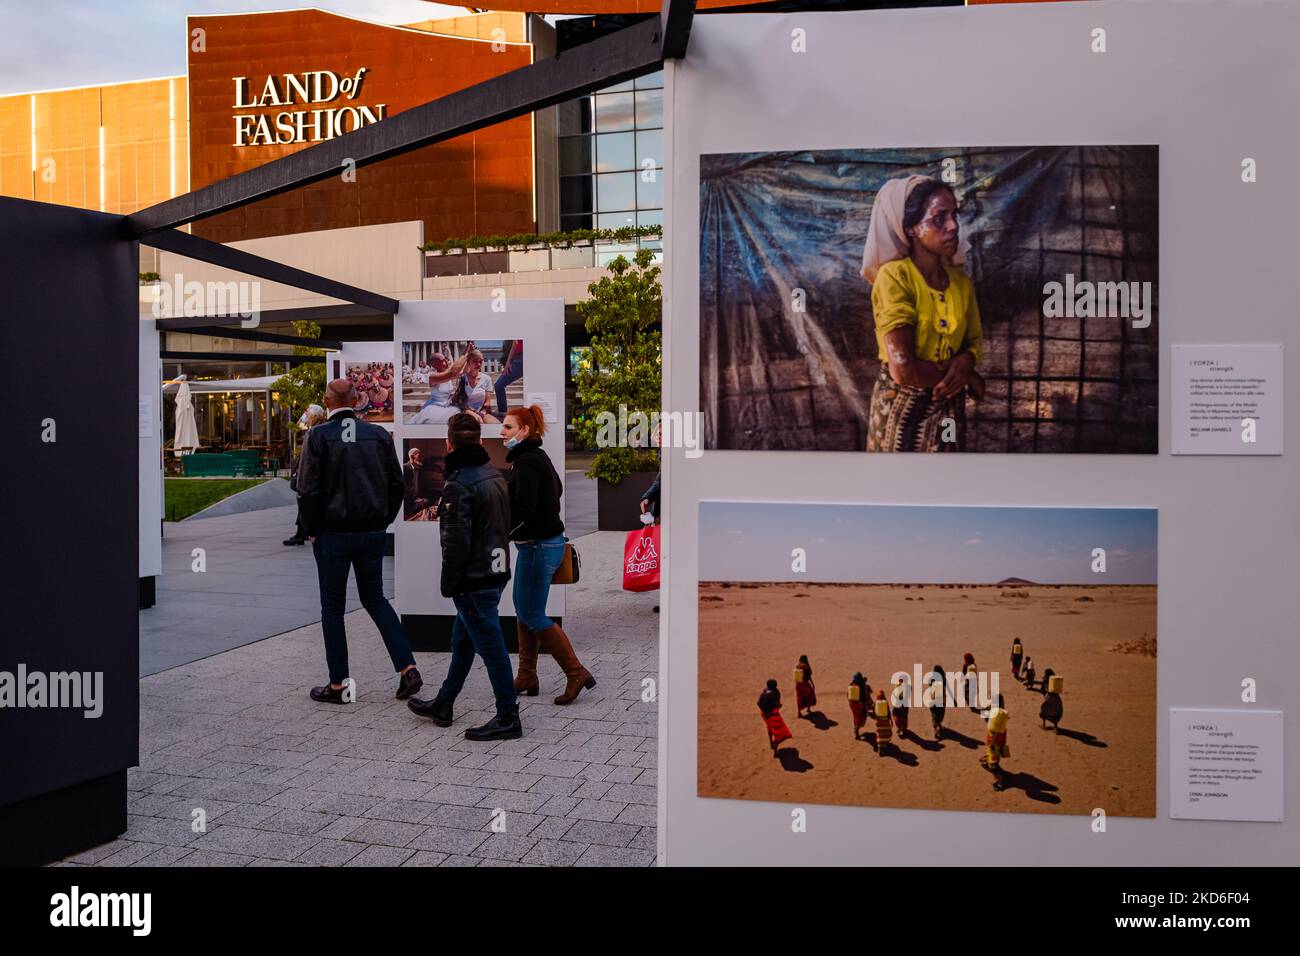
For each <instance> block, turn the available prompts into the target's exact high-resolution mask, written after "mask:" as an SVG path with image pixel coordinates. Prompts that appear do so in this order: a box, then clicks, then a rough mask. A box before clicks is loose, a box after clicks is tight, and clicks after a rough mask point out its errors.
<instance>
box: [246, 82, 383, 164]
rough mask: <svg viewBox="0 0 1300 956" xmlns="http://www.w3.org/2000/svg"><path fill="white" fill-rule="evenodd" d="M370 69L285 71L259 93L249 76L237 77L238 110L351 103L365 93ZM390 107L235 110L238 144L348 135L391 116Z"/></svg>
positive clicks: (305, 141) (290, 141)
mask: <svg viewBox="0 0 1300 956" xmlns="http://www.w3.org/2000/svg"><path fill="white" fill-rule="evenodd" d="M367 70H368V67H364V66H363V67H361V68H360V69H359V70H357V72H356V75H354V76H347V75H346V74H345V75H343V76H340V75H339V74H338V73H335V72H334V71H333V70H309V71H307V72H304V73H285V74H282V75H280V76H274V75H271V76H267V78H266V79H265V81H263V83H262V85H261V91H260V92H256V93H254V92H252V90H253V89H254V87H253V85H252V84H251V83H250V82H249V78H248V77H246V76H237V77H235V78H234V83H235V101H234V106H233V108H234V109H235V110H237V111H238V110H256V109H264V108H266V107H275V106H287V107H294V106H298V107H302V106H312V105H314V104H322V103H333V102H335V101H337V100H338V98H339V97H340V96H343V97H346V98H347V99H349V100H354V99H356V98H357V97H358V96H359V95H360V94H361V84H362V82H363V81H364V80H365V76H366V72H367ZM387 111H388V104H386V103H378V104H376V105H375V106H373V107H370V106H342V107H334V106H331V107H323V108H319V109H293V110H288V109H286V110H283V111H281V112H279V113H274V114H273V113H243V112H236V113H235V114H234V118H235V145H236V146H271V145H287V144H289V143H316V142H320V141H321V140H325V139H333V138H334V137H335V136H342V135H343V134H344V133H351V132H352V131H353V130H357V129H360V128H361V127H363V126H369V125H370V124H371V123H378V122H379V121H380V120H381V119H383V118H384V117H385V116H386V115H387Z"/></svg>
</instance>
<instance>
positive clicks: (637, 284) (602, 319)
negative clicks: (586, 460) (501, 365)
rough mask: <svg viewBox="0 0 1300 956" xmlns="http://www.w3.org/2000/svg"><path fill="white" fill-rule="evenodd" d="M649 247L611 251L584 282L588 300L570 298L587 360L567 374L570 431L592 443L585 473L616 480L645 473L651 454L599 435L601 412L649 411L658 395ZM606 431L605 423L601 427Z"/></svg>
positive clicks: (658, 311)
mask: <svg viewBox="0 0 1300 956" xmlns="http://www.w3.org/2000/svg"><path fill="white" fill-rule="evenodd" d="M653 259H654V252H652V251H651V250H649V249H639V250H637V252H636V255H635V256H633V259H632V261H631V262H628V260H627V259H625V258H624V257H623V256H619V257H618V258H617V259H615V260H614V261H613V262H611V263H610V264H609V275H607V276H605V277H603V278H602V279H600V281H598V282H593V283H591V284H590V285H589V286H587V292H588V294H589V295H590V298H589V299H587V300H585V301H583V302H579V303H578V314H579V315H581V316H582V317H583V318H584V319H585V320H586V326H587V332H588V333H589V334H590V335H591V363H590V364H589V365H588V366H587V367H585V368H582V369H579V371H578V373H577V375H576V376H575V377H574V380H575V384H576V385H577V390H578V396H577V397H578V414H577V417H575V418H574V419H573V428H574V433H575V435H576V437H577V438H578V440H579V441H581V442H583V443H585V444H586V445H587V446H588V447H591V446H593V445H595V446H598V450H597V452H596V458H595V461H594V462H593V463H592V466H591V470H590V471H588V472H587V477H589V478H604V479H605V480H606V481H609V482H614V483H617V482H620V481H622V480H623V479H624V478H625V477H627V475H628V474H630V473H631V472H634V471H653V470H654V469H655V468H656V467H657V465H658V460H659V459H658V455H657V454H656V453H655V452H654V451H653V450H652V449H650V448H649V442H650V440H651V436H649V435H647V436H646V437H647V442H646V445H643V446H641V447H629V446H628V445H626V444H617V445H609V444H604V443H602V441H601V440H600V432H601V430H602V422H604V421H608V419H607V417H606V416H609V415H612V416H614V418H615V419H619V418H620V417H621V416H620V410H621V409H622V410H624V411H623V415H625V416H626V417H627V419H629V420H632V421H635V418H636V415H637V413H640V414H643V415H645V416H650V415H651V414H654V413H657V412H658V411H659V408H660V405H661V403H662V393H663V370H662V359H663V333H662V332H660V331H659V330H658V329H657V328H656V326H657V325H659V323H660V320H661V318H662V316H663V290H662V289H661V288H660V284H659V272H660V270H659V267H658V266H657V265H652V261H653ZM606 432H608V429H606Z"/></svg>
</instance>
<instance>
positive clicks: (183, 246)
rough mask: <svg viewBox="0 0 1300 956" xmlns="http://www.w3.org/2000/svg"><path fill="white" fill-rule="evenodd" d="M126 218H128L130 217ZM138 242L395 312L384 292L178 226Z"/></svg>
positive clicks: (321, 293) (392, 301) (332, 297)
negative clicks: (306, 268) (295, 266)
mask: <svg viewBox="0 0 1300 956" xmlns="http://www.w3.org/2000/svg"><path fill="white" fill-rule="evenodd" d="M181 198H184V197H181ZM127 221H128V222H129V221H130V220H129V218H128V220H127ZM140 241H141V242H143V243H144V244H145V245H147V246H153V247H154V248H155V249H163V250H166V251H167V252H174V253H176V255H178V256H185V257H186V258H188V259H198V260H199V261H200V262H208V263H211V264H212V265H214V266H221V267H222V268H223V269H232V270H234V271H235V272H242V273H243V274H244V275H250V276H256V277H257V278H259V279H269V280H270V281H272V282H279V283H281V284H282V285H289V286H293V287H294V288H295V289H305V290H307V291H308V292H315V293H316V294H317V295H327V296H329V297H330V298H331V299H342V300H344V301H345V302H351V303H352V304H354V305H359V306H362V307H363V308H366V309H371V310H373V311H375V312H384V313H387V314H389V315H392V314H394V313H395V312H396V311H397V300H396V299H390V298H389V297H388V296H386V295H379V294H378V293H376V292H370V291H368V290H366V289H358V288H357V287H356V286H350V285H348V284H346V283H344V282H335V281H334V280H333V279H327V278H325V277H324V276H318V275H316V273H314V272H304V271H303V270H302V269H295V268H294V267H293V266H287V265H285V264H284V263H283V262H276V261H275V260H274V259H266V258H264V257H262V256H255V255H253V254H252V253H251V252H244V251H243V250H241V249H235V248H233V247H232V246H226V245H222V244H221V243H219V242H213V241H212V240H211V239H204V238H203V237H202V236H192V235H190V234H189V233H188V232H181V231H180V230H178V229H163V230H160V231H158V232H151V233H149V234H148V235H145V236H141V237H140ZM164 278H165V277H164ZM178 291H179V290H178Z"/></svg>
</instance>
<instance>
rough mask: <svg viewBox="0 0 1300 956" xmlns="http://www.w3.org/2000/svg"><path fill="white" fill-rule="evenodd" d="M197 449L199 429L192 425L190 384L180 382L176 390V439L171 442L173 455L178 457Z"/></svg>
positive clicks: (192, 404)
mask: <svg viewBox="0 0 1300 956" xmlns="http://www.w3.org/2000/svg"><path fill="white" fill-rule="evenodd" d="M198 447H199V429H198V426H197V425H196V424H195V423H194V402H193V401H192V400H191V399H190V383H189V382H181V384H180V388H178V389H177V390H176V437H175V438H174V439H173V441H172V452H173V454H175V455H177V456H180V455H184V454H186V453H188V452H192V451H194V449H196V448H198Z"/></svg>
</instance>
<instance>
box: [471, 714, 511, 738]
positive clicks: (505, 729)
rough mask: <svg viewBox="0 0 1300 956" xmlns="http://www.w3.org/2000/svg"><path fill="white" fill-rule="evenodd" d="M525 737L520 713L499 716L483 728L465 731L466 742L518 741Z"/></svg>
mask: <svg viewBox="0 0 1300 956" xmlns="http://www.w3.org/2000/svg"><path fill="white" fill-rule="evenodd" d="M523 735H524V728H523V725H521V724H520V723H519V712H518V711H513V712H511V713H509V714H497V715H496V716H495V717H493V718H492V719H491V720H489V721H488V722H487V723H486V724H484V725H483V726H482V727H471V728H469V730H467V731H465V739H466V740H518V739H519V738H520V737H522V736H523Z"/></svg>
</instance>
